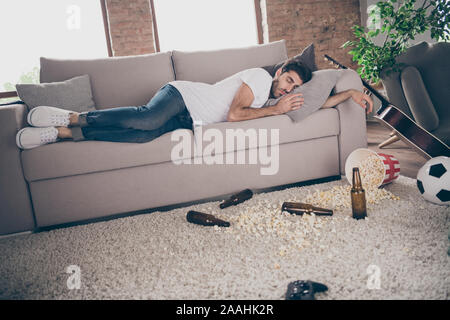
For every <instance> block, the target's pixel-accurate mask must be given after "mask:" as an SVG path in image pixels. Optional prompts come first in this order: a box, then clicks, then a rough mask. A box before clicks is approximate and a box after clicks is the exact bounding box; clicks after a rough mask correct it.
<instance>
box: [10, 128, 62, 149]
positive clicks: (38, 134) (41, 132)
mask: <svg viewBox="0 0 450 320" xmlns="http://www.w3.org/2000/svg"><path fill="white" fill-rule="evenodd" d="M57 140H58V129H56V128H55V127H48V128H30V127H27V128H23V129H20V130H19V132H17V135H16V144H17V146H18V147H19V148H20V149H32V148H36V147H39V146H42V145H44V144H48V143H52V142H56V141H57Z"/></svg>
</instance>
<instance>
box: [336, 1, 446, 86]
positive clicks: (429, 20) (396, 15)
mask: <svg viewBox="0 0 450 320" xmlns="http://www.w3.org/2000/svg"><path fill="white" fill-rule="evenodd" d="M416 2H417V1H416V0H404V1H397V0H386V1H380V2H377V3H376V5H375V6H373V7H372V8H371V9H370V11H369V17H368V21H369V23H370V28H367V30H365V28H364V27H362V26H360V25H355V26H353V27H352V29H353V33H354V35H355V37H356V39H357V40H355V41H347V42H346V43H344V45H343V46H342V47H343V48H347V47H350V48H351V50H350V51H349V54H350V55H352V56H353V61H357V63H358V65H359V66H360V67H359V68H358V69H357V72H358V74H359V75H360V76H361V77H362V78H363V79H365V80H366V81H368V82H371V83H374V84H379V81H380V72H381V70H385V71H386V72H388V73H389V72H392V71H398V70H399V68H400V66H401V65H400V64H398V63H397V62H396V57H397V56H398V55H400V54H401V53H403V52H404V51H405V50H406V49H407V48H408V47H409V41H410V40H414V38H415V37H416V36H417V35H419V34H423V33H424V32H425V31H427V30H430V32H431V38H432V39H435V40H437V41H448V40H450V1H448V0H434V1H433V0H423V2H422V4H421V5H420V4H418V3H416ZM379 36H380V37H384V42H383V44H382V45H377V44H375V42H374V39H375V38H376V37H377V39H379Z"/></svg>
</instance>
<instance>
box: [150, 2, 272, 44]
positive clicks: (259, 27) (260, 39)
mask: <svg viewBox="0 0 450 320" xmlns="http://www.w3.org/2000/svg"><path fill="white" fill-rule="evenodd" d="M253 3H254V4H255V17H256V30H257V33H258V44H263V43H264V40H263V30H262V14H261V5H260V0H253ZM150 7H151V10H152V23H153V37H154V41H155V49H156V52H161V51H160V47H159V36H158V23H157V22H156V13H155V5H154V3H153V0H150Z"/></svg>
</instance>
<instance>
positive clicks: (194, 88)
mask: <svg viewBox="0 0 450 320" xmlns="http://www.w3.org/2000/svg"><path fill="white" fill-rule="evenodd" d="M243 82H245V83H246V84H247V85H248V86H249V87H250V89H251V90H252V92H253V95H254V97H255V98H254V99H253V102H252V104H251V105H250V107H252V108H260V107H262V106H263V105H264V103H265V102H266V101H267V99H268V98H269V93H270V88H271V86H272V77H271V76H270V74H269V73H268V72H267V71H266V70H264V69H262V68H253V69H247V70H244V71H241V72H238V73H236V74H234V75H232V76H230V77H228V78H226V79H224V80H222V81H219V82H216V83H215V84H207V83H201V82H192V81H172V82H169V84H171V85H173V86H174V87H175V88H177V90H178V91H179V92H180V94H181V96H182V97H183V100H184V103H185V104H186V107H187V109H188V111H189V113H190V115H191V118H192V120H193V121H194V123H195V122H197V123H199V122H201V124H202V125H207V124H210V123H216V122H224V121H227V114H228V110H229V109H230V106H231V102H232V101H233V98H234V96H235V95H236V93H237V91H238V89H239V87H240V86H241V85H242V83H243Z"/></svg>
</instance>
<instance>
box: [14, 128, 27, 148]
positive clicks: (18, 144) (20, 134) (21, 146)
mask: <svg viewBox="0 0 450 320" xmlns="http://www.w3.org/2000/svg"><path fill="white" fill-rule="evenodd" d="M25 129H26V128H23V129H20V130H19V132H17V134H16V144H17V146H18V147H19V148H20V149H25V148H24V147H23V145H22V143H21V142H20V137H21V136H22V133H23V131H24V130H25Z"/></svg>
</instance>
